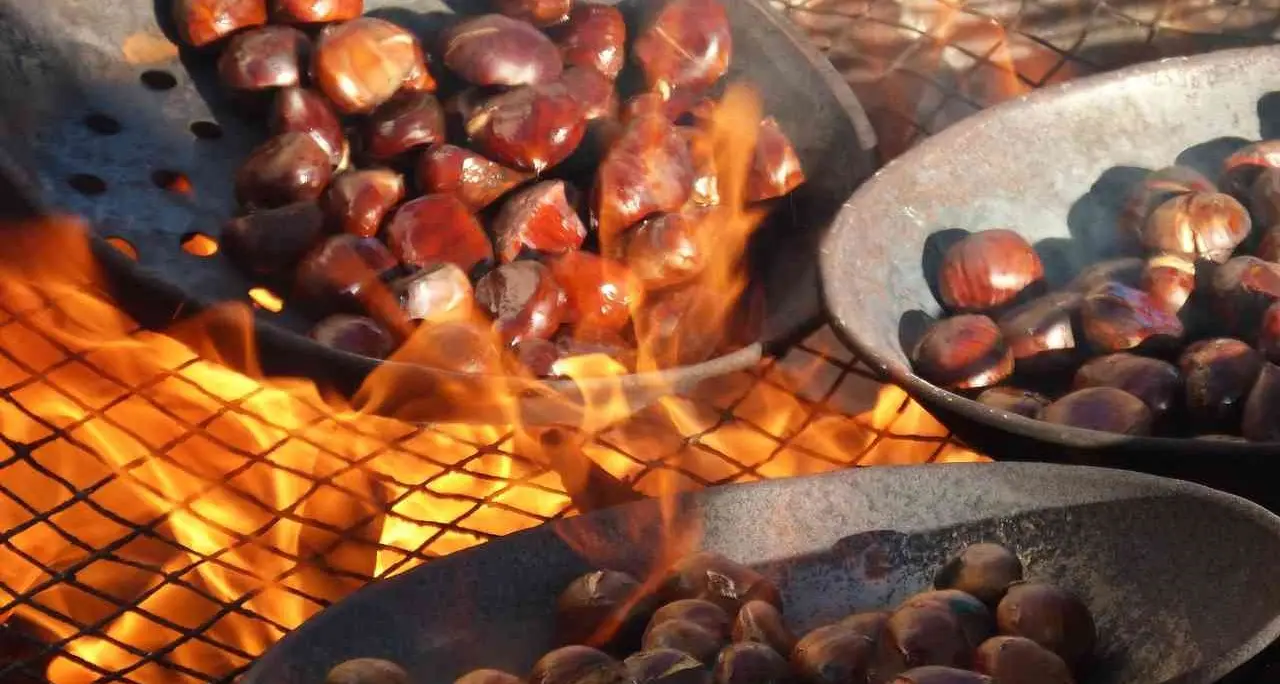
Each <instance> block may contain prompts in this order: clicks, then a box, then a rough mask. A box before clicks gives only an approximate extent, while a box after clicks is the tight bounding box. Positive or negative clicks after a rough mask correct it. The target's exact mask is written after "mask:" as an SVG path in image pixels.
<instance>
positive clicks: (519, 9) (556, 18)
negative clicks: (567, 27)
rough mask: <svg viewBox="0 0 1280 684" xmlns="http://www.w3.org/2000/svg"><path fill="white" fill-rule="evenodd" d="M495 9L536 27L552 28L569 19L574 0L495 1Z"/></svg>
mask: <svg viewBox="0 0 1280 684" xmlns="http://www.w3.org/2000/svg"><path fill="white" fill-rule="evenodd" d="M493 6H494V9H496V10H498V11H499V12H501V13H502V14H504V15H506V16H508V17H511V18H513V19H519V20H521V21H527V22H529V23H530V24H533V25H535V26H551V25H553V24H559V23H560V22H562V21H564V20H565V19H568V18H569V9H570V8H571V7H572V6H573V2H572V0H493Z"/></svg>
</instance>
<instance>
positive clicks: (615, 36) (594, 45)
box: [551, 2, 627, 80]
mask: <svg viewBox="0 0 1280 684" xmlns="http://www.w3.org/2000/svg"><path fill="white" fill-rule="evenodd" d="M551 37H552V38H553V39H554V40H555V42H556V44H557V45H558V46H559V47H560V57H561V59H563V60H564V64H565V66H580V67H587V68H590V69H595V70H596V71H598V72H600V73H601V74H603V75H604V76H605V77H606V78H608V79H609V80H614V79H616V78H618V74H619V73H620V72H621V71H622V65H623V64H624V63H625V62H626V43H627V26H626V23H625V22H624V21H623V18H622V12H619V11H618V8H617V7H613V6H612V5H602V4H597V3H587V2H580V3H578V4H577V6H575V7H574V8H573V10H572V11H571V12H569V19H568V21H566V22H565V23H563V24H560V25H559V26H557V27H555V28H554V29H552V30H551Z"/></svg>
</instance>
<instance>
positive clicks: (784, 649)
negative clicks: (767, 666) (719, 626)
mask: <svg viewBox="0 0 1280 684" xmlns="http://www.w3.org/2000/svg"><path fill="white" fill-rule="evenodd" d="M732 637H733V640H734V641H737V642H741V641H756V642H759V643H762V644H767V645H769V646H770V647H771V648H773V650H775V651H777V652H778V653H786V654H790V653H791V650H792V649H793V648H795V645H796V637H795V635H794V634H792V633H791V630H790V629H788V628H787V625H786V622H785V621H784V620H783V618H782V612H781V611H779V610H778V608H777V606H775V605H773V604H772V603H769V602H768V601H748V602H746V603H744V604H742V608H741V609H740V610H739V611H738V615H737V617H735V618H734V620H733V633H732Z"/></svg>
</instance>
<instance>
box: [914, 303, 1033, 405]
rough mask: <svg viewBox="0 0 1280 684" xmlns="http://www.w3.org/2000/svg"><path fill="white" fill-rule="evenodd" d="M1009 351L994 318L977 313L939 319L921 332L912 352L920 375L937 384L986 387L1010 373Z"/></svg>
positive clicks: (961, 387)
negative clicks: (921, 334)
mask: <svg viewBox="0 0 1280 684" xmlns="http://www.w3.org/2000/svg"><path fill="white" fill-rule="evenodd" d="M1013 363H1014V361H1013V352H1012V351H1011V350H1010V349H1009V347H1008V345H1006V344H1005V341H1004V337H1003V336H1002V335H1001V333H1000V328H999V327H998V326H996V323H995V321H993V320H991V319H990V318H987V317H986V316H981V315H977V314H966V315H961V316H954V317H952V318H947V319H943V320H941V321H938V322H937V323H934V324H933V326H932V327H930V328H929V330H928V331H927V332H925V334H924V337H922V338H921V339H920V342H919V343H918V344H917V345H916V348H915V350H914V352H913V353H912V365H913V366H914V367H915V370H916V372H917V373H919V374H920V376H921V377H923V378H924V379H926V380H928V381H929V382H932V383H934V384H936V385H939V386H941V387H946V388H951V389H979V388H983V387H990V386H992V385H995V384H997V383H999V382H1000V381H1002V380H1004V379H1005V378H1007V377H1009V375H1010V374H1012V373H1013Z"/></svg>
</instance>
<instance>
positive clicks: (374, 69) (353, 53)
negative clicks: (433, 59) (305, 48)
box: [311, 17, 423, 114]
mask: <svg viewBox="0 0 1280 684" xmlns="http://www.w3.org/2000/svg"><path fill="white" fill-rule="evenodd" d="M422 54H423V53H422V46H421V45H419V44H418V39H417V38H415V37H414V36H413V34H412V33H409V32H408V31H406V30H405V29H403V28H400V27H399V26H396V25H395V24H393V23H391V22H389V21H386V20H383V19H378V18H375V17H360V18H358V19H352V20H351V21H348V22H344V23H341V24H331V25H329V26H327V27H325V29H324V30H323V31H321V32H320V37H319V38H318V39H317V41H316V48H315V56H314V58H313V60H312V67H311V73H312V77H313V78H314V79H315V83H316V86H317V87H318V88H319V89H320V91H321V92H323V93H324V94H325V96H327V97H328V98H329V100H330V101H331V102H333V104H334V106H335V107H336V108H337V109H338V111H340V112H342V113H343V114H365V113H368V112H371V111H373V110H374V109H375V108H377V107H378V106H379V105H381V104H383V103H384V102H386V101H388V100H390V99H391V97H392V96H393V95H395V94H396V92H398V91H399V90H400V88H401V86H402V85H404V83H405V81H406V80H407V79H409V78H410V77H411V76H413V75H414V73H415V71H416V70H418V69H420V68H421V66H422Z"/></svg>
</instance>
